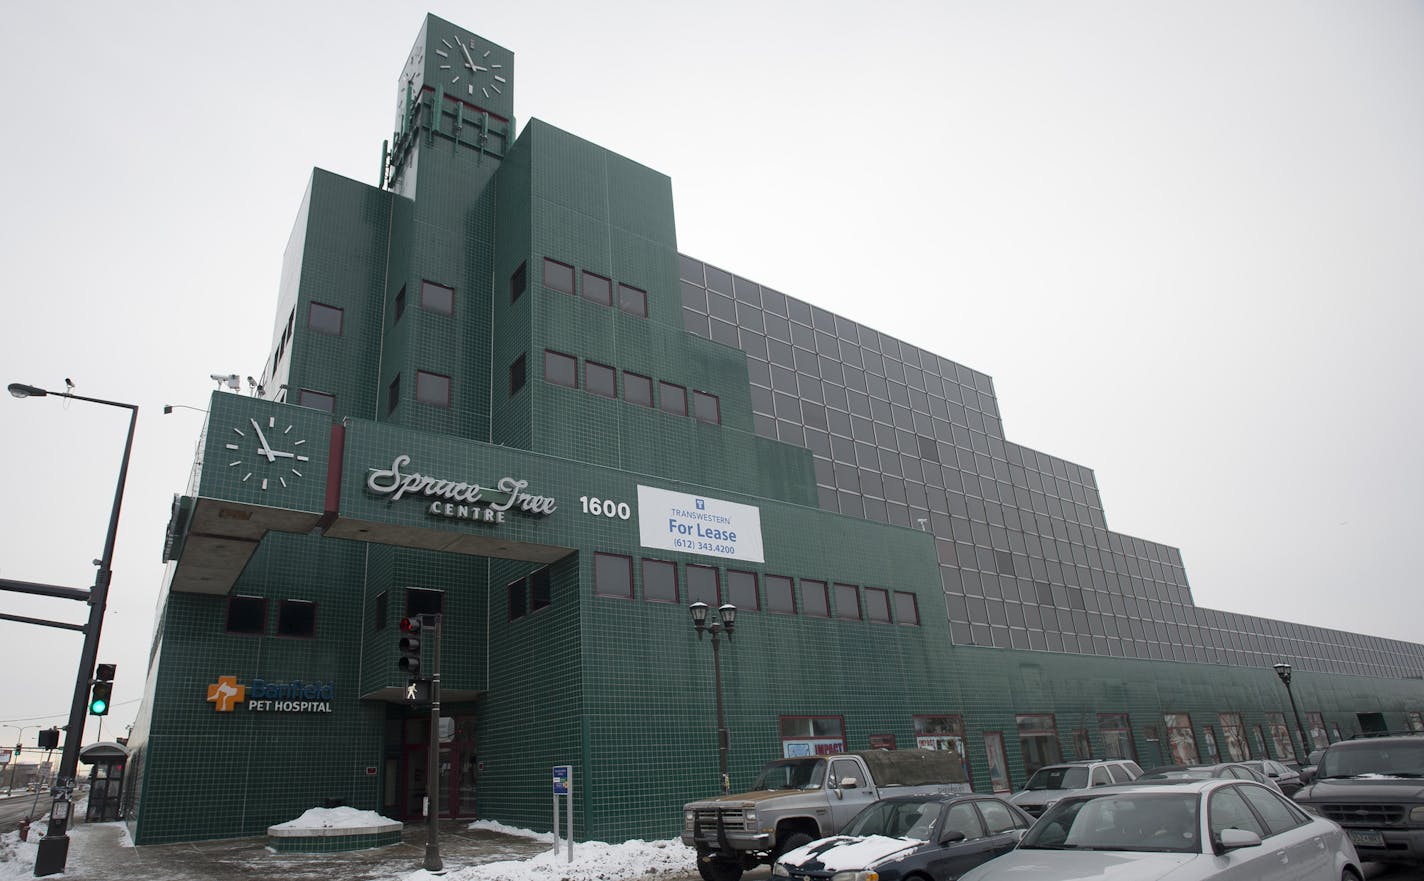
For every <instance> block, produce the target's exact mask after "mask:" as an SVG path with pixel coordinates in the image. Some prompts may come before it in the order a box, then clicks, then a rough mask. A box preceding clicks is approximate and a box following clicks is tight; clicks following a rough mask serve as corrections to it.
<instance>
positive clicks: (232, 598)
mask: <svg viewBox="0 0 1424 881" xmlns="http://www.w3.org/2000/svg"><path fill="white" fill-rule="evenodd" d="M240 600H252V601H255V602H256V603H257V604H258V605H260V607H261V609H262V611H261V619H262V620H261V625H260V626H259V627H258V628H257V629H255V630H253V629H241V630H235V629H233V626H232V613H233V606H234V605H237V604H238V601H240ZM246 614H249V615H250V614H251V612H250V611H249V612H247V613H246ZM223 632H224V633H231V634H233V635H234V636H265V635H266V634H267V598H266V597H258V596H252V595H250V594H240V593H235V594H230V595H229V596H228V598H227V610H226V614H225V615H224V617H223Z"/></svg>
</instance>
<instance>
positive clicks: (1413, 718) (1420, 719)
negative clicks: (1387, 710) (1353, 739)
mask: <svg viewBox="0 0 1424 881" xmlns="http://www.w3.org/2000/svg"><path fill="white" fill-rule="evenodd" d="M1404 715H1405V717H1407V718H1408V720H1409V730H1410V731H1424V713H1420V712H1419V711H1418V710H1410V711H1409V712H1407V713H1405V714H1404ZM1336 739H1337V740H1338V739H1339V735H1336Z"/></svg>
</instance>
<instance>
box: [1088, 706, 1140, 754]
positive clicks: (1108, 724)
mask: <svg viewBox="0 0 1424 881" xmlns="http://www.w3.org/2000/svg"><path fill="white" fill-rule="evenodd" d="M1098 735H1099V736H1100V737H1102V739H1103V757H1104V758H1108V759H1132V760H1133V761H1137V748H1136V747H1135V746H1134V745H1133V743H1132V723H1131V722H1130V721H1129V719H1128V718H1127V714H1126V713H1099V714H1098Z"/></svg>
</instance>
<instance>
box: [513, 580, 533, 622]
mask: <svg viewBox="0 0 1424 881" xmlns="http://www.w3.org/2000/svg"><path fill="white" fill-rule="evenodd" d="M528 595H529V589H528V585H527V584H526V583H525V581H524V579H523V578H521V579H519V580H517V581H511V582H510V583H509V620H511V621H513V620H515V619H516V618H523V617H524V613H525V612H527V611H529V598H528Z"/></svg>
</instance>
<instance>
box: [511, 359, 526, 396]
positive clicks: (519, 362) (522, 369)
mask: <svg viewBox="0 0 1424 881" xmlns="http://www.w3.org/2000/svg"><path fill="white" fill-rule="evenodd" d="M527 355H528V353H527V352H520V353H519V357H518V358H515V359H514V360H513V361H512V362H510V364H509V396H510V397H511V398H512V397H514V396H515V395H516V394H518V392H519V390H520V389H522V388H524V386H526V385H528V384H529V360H528V358H527V357H526V356H527Z"/></svg>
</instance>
